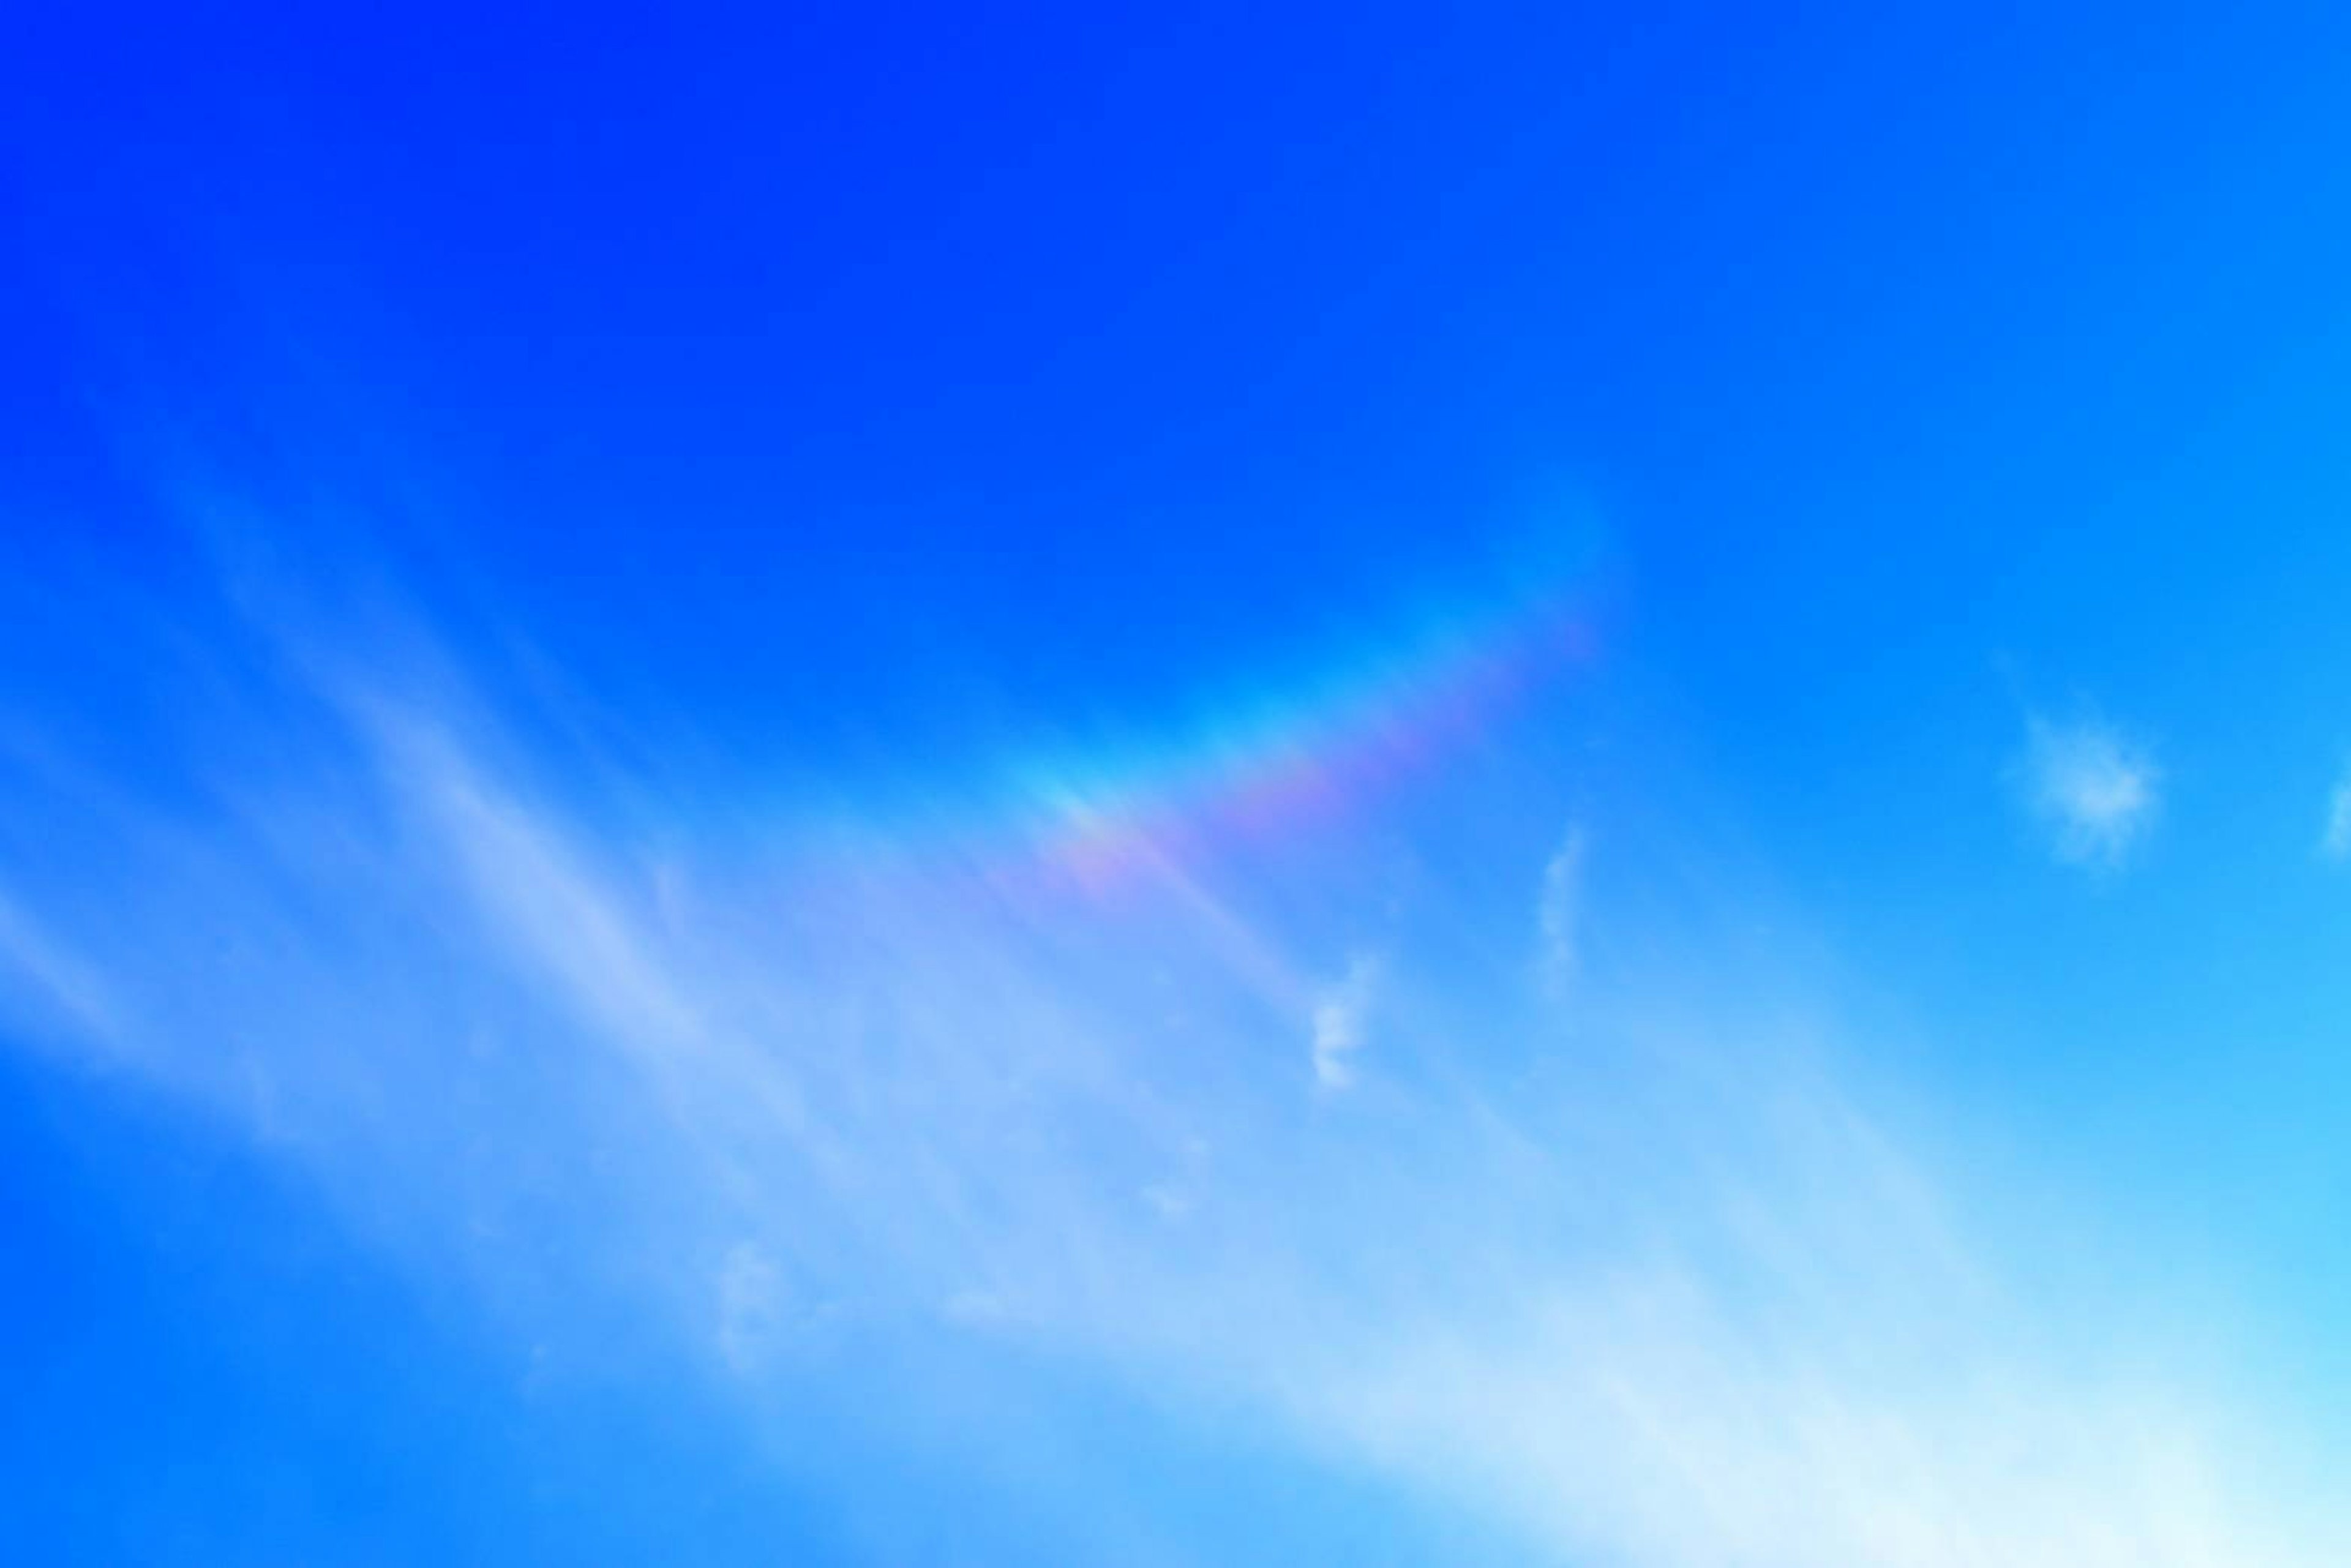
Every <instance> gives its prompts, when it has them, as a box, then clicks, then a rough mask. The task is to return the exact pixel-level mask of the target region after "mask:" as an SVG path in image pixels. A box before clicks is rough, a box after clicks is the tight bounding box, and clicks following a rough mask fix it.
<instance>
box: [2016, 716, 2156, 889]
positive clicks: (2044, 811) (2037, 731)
mask: <svg viewBox="0 0 2351 1568" xmlns="http://www.w3.org/2000/svg"><path fill="white" fill-rule="evenodd" d="M2017 773H2018V778H2019V780H2020V782H2021V784H2022V789H2023V790H2024V792H2025V798H2026V801H2027V804H2028V805H2029V806H2030V808H2031V809H2032V813H2033V815H2034V817H2035V818H2036V819H2037V820H2038V821H2040V822H2041V824H2042V825H2043V827H2044V828H2045V829H2046V830H2047V831H2048V833H2049V837H2050V848H2051V850H2052V852H2054V853H2055V855H2056V856H2057V858H2058V859H2059V860H2061V861H2063V862H2066V863H2067V864H2069V865H2079V866H2085V867H2088V868H2090V869H2092V870H2099V871H2111V870H2114V869H2116V868H2118V867H2119V866H2121V865H2122V864H2123V863H2124V862H2126V860H2127V859H2128V858H2129V857H2130V854H2131V852H2132V851H2133V850H2134V849H2135V848H2137V845H2138V844H2139V842H2140V841H2142V840H2144V839H2145V838H2146V836H2147V831H2149V830H2150V829H2151V828H2153V826H2154V825H2155V820H2156V814H2157V810H2158V806H2159V804H2160V786H2161V783H2162V774H2161V772H2160V770H2159V769H2158V768H2157V766H2156V764H2155V760H2154V758H2152V756H2151V755H2150V754H2149V753H2148V752H2147V748H2146V747H2144V746H2143V745H2141V744H2140V743H2139V742H2138V741H2137V740H2135V739H2134V738H2132V737H2130V736H2128V735H2126V733H2125V732H2123V731H2122V730H2119V729H2117V728H2116V727H2114V726H2112V725H2110V724H2107V723H2105V721H2104V720H2101V719H2096V718H2080V719H2074V720H2071V721H2064V722H2060V721H2056V720H2051V719H2047V718H2043V717H2041V716H2032V717H2031V718H2029V719H2028V720H2027V721H2026V734H2025V749H2024V755H2023V758H2022V760H2021V761H2020V763H2019V765H2018V769H2017Z"/></svg>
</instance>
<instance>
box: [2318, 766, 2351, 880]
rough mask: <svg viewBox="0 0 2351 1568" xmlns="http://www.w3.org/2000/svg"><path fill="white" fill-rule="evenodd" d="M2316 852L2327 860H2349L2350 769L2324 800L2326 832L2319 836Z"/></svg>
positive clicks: (2350, 851)
mask: <svg viewBox="0 0 2351 1568" xmlns="http://www.w3.org/2000/svg"><path fill="white" fill-rule="evenodd" d="M2318 852H2319V853H2321V854H2323V855H2325V857H2326V858H2327V859H2328V860H2333V861H2339V860H2351V768H2346V769H2345V770H2344V774H2343V777H2342V778H2340V779H2336V780H2335V792H2334V793H2333V794H2331V795H2329V796H2328V797H2327V798H2326V831H2325V832H2324V833H2322V834H2321V835H2320V836H2319V840H2318Z"/></svg>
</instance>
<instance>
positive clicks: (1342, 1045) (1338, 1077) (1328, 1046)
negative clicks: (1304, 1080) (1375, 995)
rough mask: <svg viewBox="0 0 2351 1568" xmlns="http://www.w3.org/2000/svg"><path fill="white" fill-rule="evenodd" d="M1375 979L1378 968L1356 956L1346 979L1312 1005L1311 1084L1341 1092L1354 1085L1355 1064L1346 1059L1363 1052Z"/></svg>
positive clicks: (1368, 960)
mask: <svg viewBox="0 0 2351 1568" xmlns="http://www.w3.org/2000/svg"><path fill="white" fill-rule="evenodd" d="M1378 979H1379V965H1378V964H1377V963H1376V962H1375V961H1374V959H1372V958H1371V957H1369V956H1357V957H1356V958H1355V960H1354V961H1353V963H1351V964H1349V965H1348V966H1347V974H1346V977H1345V978H1343V979H1342V980H1341V981H1340V982H1339V983H1338V984H1337V985H1335V986H1333V987H1332V988H1330V989H1329V990H1327V991H1325V992H1324V993H1323V994H1322V998H1321V999H1319V1000H1318V1001H1316V1003H1315V1004H1314V1046H1313V1052H1314V1082H1317V1083H1319V1084H1321V1085H1322V1087H1323V1088H1325V1089H1331V1090H1337V1089H1344V1088H1346V1087H1347V1086H1348V1085H1349V1084H1351V1083H1353V1082H1354V1081H1355V1069H1354V1064H1353V1062H1351V1061H1349V1060H1348V1058H1350V1057H1352V1056H1353V1055H1354V1053H1355V1052H1356V1051H1360V1050H1362V1049H1363V1044H1364V1023H1365V1020H1366V1017H1367V1015H1368V1014H1369V1013H1370V1011H1371V1006H1372V991H1373V988H1374V986H1375V985H1376V984H1377V983H1378Z"/></svg>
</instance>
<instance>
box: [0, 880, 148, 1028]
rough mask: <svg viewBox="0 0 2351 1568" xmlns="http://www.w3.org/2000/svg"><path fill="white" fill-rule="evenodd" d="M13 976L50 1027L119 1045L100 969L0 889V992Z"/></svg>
mask: <svg viewBox="0 0 2351 1568" xmlns="http://www.w3.org/2000/svg"><path fill="white" fill-rule="evenodd" d="M11 979H14V980H15V981H16V982H17V985H18V988H19V989H20V990H23V991H27V992H29V993H30V996H31V998H32V999H33V1001H34V1002H35V1004H36V1006H37V1010H38V1011H39V1012H40V1013H42V1014H46V1015H47V1019H46V1021H47V1023H49V1024H50V1025H51V1026H52V1027H53V1028H54V1027H57V1026H62V1032H64V1033H66V1034H67V1035H68V1036H72V1037H76V1038H78V1039H79V1040H84V1041H87V1042H89V1043H92V1044H97V1045H100V1046H103V1047H105V1048H107V1049H108V1050H110V1051H111V1050H119V1049H120V1048H121V1047H122V1046H123V1044H124V1042H125V1037H124V1028H125V1026H124V1022H123V1019H122V1014H121V1009H120V1004H119V1003H118V1002H116V1000H115V999H114V998H113V997H112V996H111V995H110V993H109V990H108V988H107V985H106V983H105V982H104V981H103V980H101V979H100V978H99V975H98V972H97V971H96V970H95V969H93V968H92V967H90V966H89V964H88V963H86V962H84V961H83V960H82V958H81V957H80V956H78V954H75V953H73V952H70V951H68V949H67V948H66V947H65V946H63V945H62V944H61V943H60V942H59V941H58V940H57V937H55V936H52V935H51V934H50V933H49V932H48V931H47V929H45V928H44V927H43V926H42V925H40V924H39V923H38V922H37V921H35V920H34V919H33V918H32V917H31V916H29V915H26V913H25V911H24V910H23V909H22V908H21V907H20V906H19V905H18V904H17V903H16V900H14V899H12V898H10V897H9V896H8V895H7V894H5V892H0V995H5V990H6V983H7V982H8V981H9V980H11Z"/></svg>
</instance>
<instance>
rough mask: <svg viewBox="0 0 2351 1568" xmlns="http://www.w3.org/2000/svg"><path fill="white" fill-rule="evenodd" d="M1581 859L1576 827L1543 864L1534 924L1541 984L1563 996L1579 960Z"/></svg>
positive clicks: (1581, 837)
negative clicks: (1539, 945) (1538, 946)
mask: <svg viewBox="0 0 2351 1568" xmlns="http://www.w3.org/2000/svg"><path fill="white" fill-rule="evenodd" d="M1583 857H1584V833H1583V829H1582V828H1577V829H1574V830H1573V831H1571V832H1569V834H1568V835H1567V838H1566V839H1565V840H1564V841H1562V843H1561V844H1560V846H1559V848H1558V849H1557V850H1556V851H1554V852H1552V857H1551V859H1550V860H1549V861H1548V862H1545V863H1544V865H1543V877H1542V895H1541V898H1540V899H1539V900H1538V901H1537V903H1536V906H1535V925H1536V926H1537V928H1538V931H1539V933H1540V935H1541V943H1542V946H1541V969H1542V977H1543V982H1544V984H1545V985H1547V986H1548V987H1550V988H1551V989H1552V993H1553V994H1554V995H1563V994H1565V992H1566V991H1567V989H1568V988H1569V987H1570V986H1572V985H1573V983H1574V980H1575V975H1576V971H1577V969H1578V968H1579V967H1582V964H1583V916H1582V908H1583Z"/></svg>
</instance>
